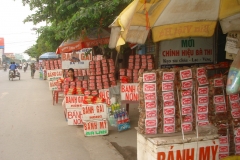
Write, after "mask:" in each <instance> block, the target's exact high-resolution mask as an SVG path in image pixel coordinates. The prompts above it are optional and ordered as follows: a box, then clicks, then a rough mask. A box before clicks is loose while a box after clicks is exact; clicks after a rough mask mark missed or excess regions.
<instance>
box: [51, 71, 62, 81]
mask: <svg viewBox="0 0 240 160" xmlns="http://www.w3.org/2000/svg"><path fill="white" fill-rule="evenodd" d="M59 78H63V71H62V69H55V70H47V80H56V79H59Z"/></svg>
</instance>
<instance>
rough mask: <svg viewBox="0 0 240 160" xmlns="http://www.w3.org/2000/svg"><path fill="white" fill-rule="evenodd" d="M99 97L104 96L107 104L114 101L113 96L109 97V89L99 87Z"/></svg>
mask: <svg viewBox="0 0 240 160" xmlns="http://www.w3.org/2000/svg"><path fill="white" fill-rule="evenodd" d="M99 97H100V98H104V99H105V100H106V101H105V102H106V104H107V105H109V106H110V105H111V104H113V103H115V102H116V98H115V97H112V98H110V95H109V89H101V90H99Z"/></svg>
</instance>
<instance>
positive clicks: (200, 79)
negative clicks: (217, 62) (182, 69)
mask: <svg viewBox="0 0 240 160" xmlns="http://www.w3.org/2000/svg"><path fill="white" fill-rule="evenodd" d="M197 81H198V84H199V86H203V85H207V84H209V82H208V79H207V77H206V76H202V77H198V78H197Z"/></svg>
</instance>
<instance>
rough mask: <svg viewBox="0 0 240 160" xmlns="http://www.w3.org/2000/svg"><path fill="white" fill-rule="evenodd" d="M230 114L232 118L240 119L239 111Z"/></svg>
mask: <svg viewBox="0 0 240 160" xmlns="http://www.w3.org/2000/svg"><path fill="white" fill-rule="evenodd" d="M231 114H232V117H233V118H240V110H239V109H236V110H232V111H231Z"/></svg>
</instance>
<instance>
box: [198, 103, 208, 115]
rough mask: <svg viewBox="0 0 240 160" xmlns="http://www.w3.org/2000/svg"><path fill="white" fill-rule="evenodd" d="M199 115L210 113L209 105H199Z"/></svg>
mask: <svg viewBox="0 0 240 160" xmlns="http://www.w3.org/2000/svg"><path fill="white" fill-rule="evenodd" d="M197 113H208V105H207V104H205V105H197Z"/></svg>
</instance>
